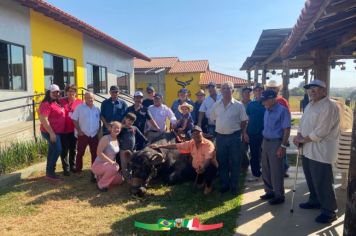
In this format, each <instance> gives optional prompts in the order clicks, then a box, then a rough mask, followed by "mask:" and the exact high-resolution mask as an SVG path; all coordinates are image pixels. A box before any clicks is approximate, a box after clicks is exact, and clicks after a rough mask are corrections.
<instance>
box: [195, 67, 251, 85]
mask: <svg viewBox="0 0 356 236" xmlns="http://www.w3.org/2000/svg"><path fill="white" fill-rule="evenodd" d="M227 81H231V82H233V83H234V85H235V86H244V85H246V84H247V80H245V79H241V78H239V77H235V76H231V75H226V74H222V73H218V72H215V71H210V70H208V71H207V72H206V73H205V74H204V75H203V77H202V78H201V80H200V81H199V84H200V85H208V84H209V83H210V82H214V83H215V84H217V85H221V84H223V83H225V82H227Z"/></svg>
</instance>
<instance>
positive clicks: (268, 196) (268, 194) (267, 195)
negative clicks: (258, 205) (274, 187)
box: [260, 193, 274, 200]
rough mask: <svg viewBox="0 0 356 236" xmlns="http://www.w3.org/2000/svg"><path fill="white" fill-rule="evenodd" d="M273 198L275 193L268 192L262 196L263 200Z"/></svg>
mask: <svg viewBox="0 0 356 236" xmlns="http://www.w3.org/2000/svg"><path fill="white" fill-rule="evenodd" d="M272 198H274V194H273V193H266V194H264V195H262V196H260V199H261V200H268V199H272Z"/></svg>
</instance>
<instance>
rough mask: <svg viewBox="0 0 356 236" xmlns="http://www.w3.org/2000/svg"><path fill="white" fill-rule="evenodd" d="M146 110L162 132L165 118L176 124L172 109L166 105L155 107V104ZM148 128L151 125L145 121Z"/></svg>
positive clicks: (164, 129) (164, 127)
mask: <svg viewBox="0 0 356 236" xmlns="http://www.w3.org/2000/svg"><path fill="white" fill-rule="evenodd" d="M148 112H149V113H150V115H151V117H152V119H153V120H154V121H155V122H156V123H157V125H158V127H159V129H160V131H162V132H164V131H166V120H167V119H169V121H170V122H171V124H176V123H177V119H176V117H175V115H174V113H173V112H172V110H171V109H170V108H169V107H167V106H166V105H164V104H162V105H161V106H159V107H156V106H155V105H151V106H150V107H149V108H148ZM147 124H148V127H149V128H152V127H151V124H149V123H147Z"/></svg>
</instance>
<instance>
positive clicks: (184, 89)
mask: <svg viewBox="0 0 356 236" xmlns="http://www.w3.org/2000/svg"><path fill="white" fill-rule="evenodd" d="M179 93H188V89H186V88H181V89H180V90H179Z"/></svg>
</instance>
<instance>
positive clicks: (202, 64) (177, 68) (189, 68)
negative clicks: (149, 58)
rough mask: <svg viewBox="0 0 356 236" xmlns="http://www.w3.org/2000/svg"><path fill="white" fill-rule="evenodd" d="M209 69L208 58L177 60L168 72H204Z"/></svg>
mask: <svg viewBox="0 0 356 236" xmlns="http://www.w3.org/2000/svg"><path fill="white" fill-rule="evenodd" d="M208 69H209V62H208V60H195V61H178V62H177V63H176V64H175V65H174V66H173V68H172V69H170V70H169V73H170V74H172V73H192V72H205V71H207V70H208Z"/></svg>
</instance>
